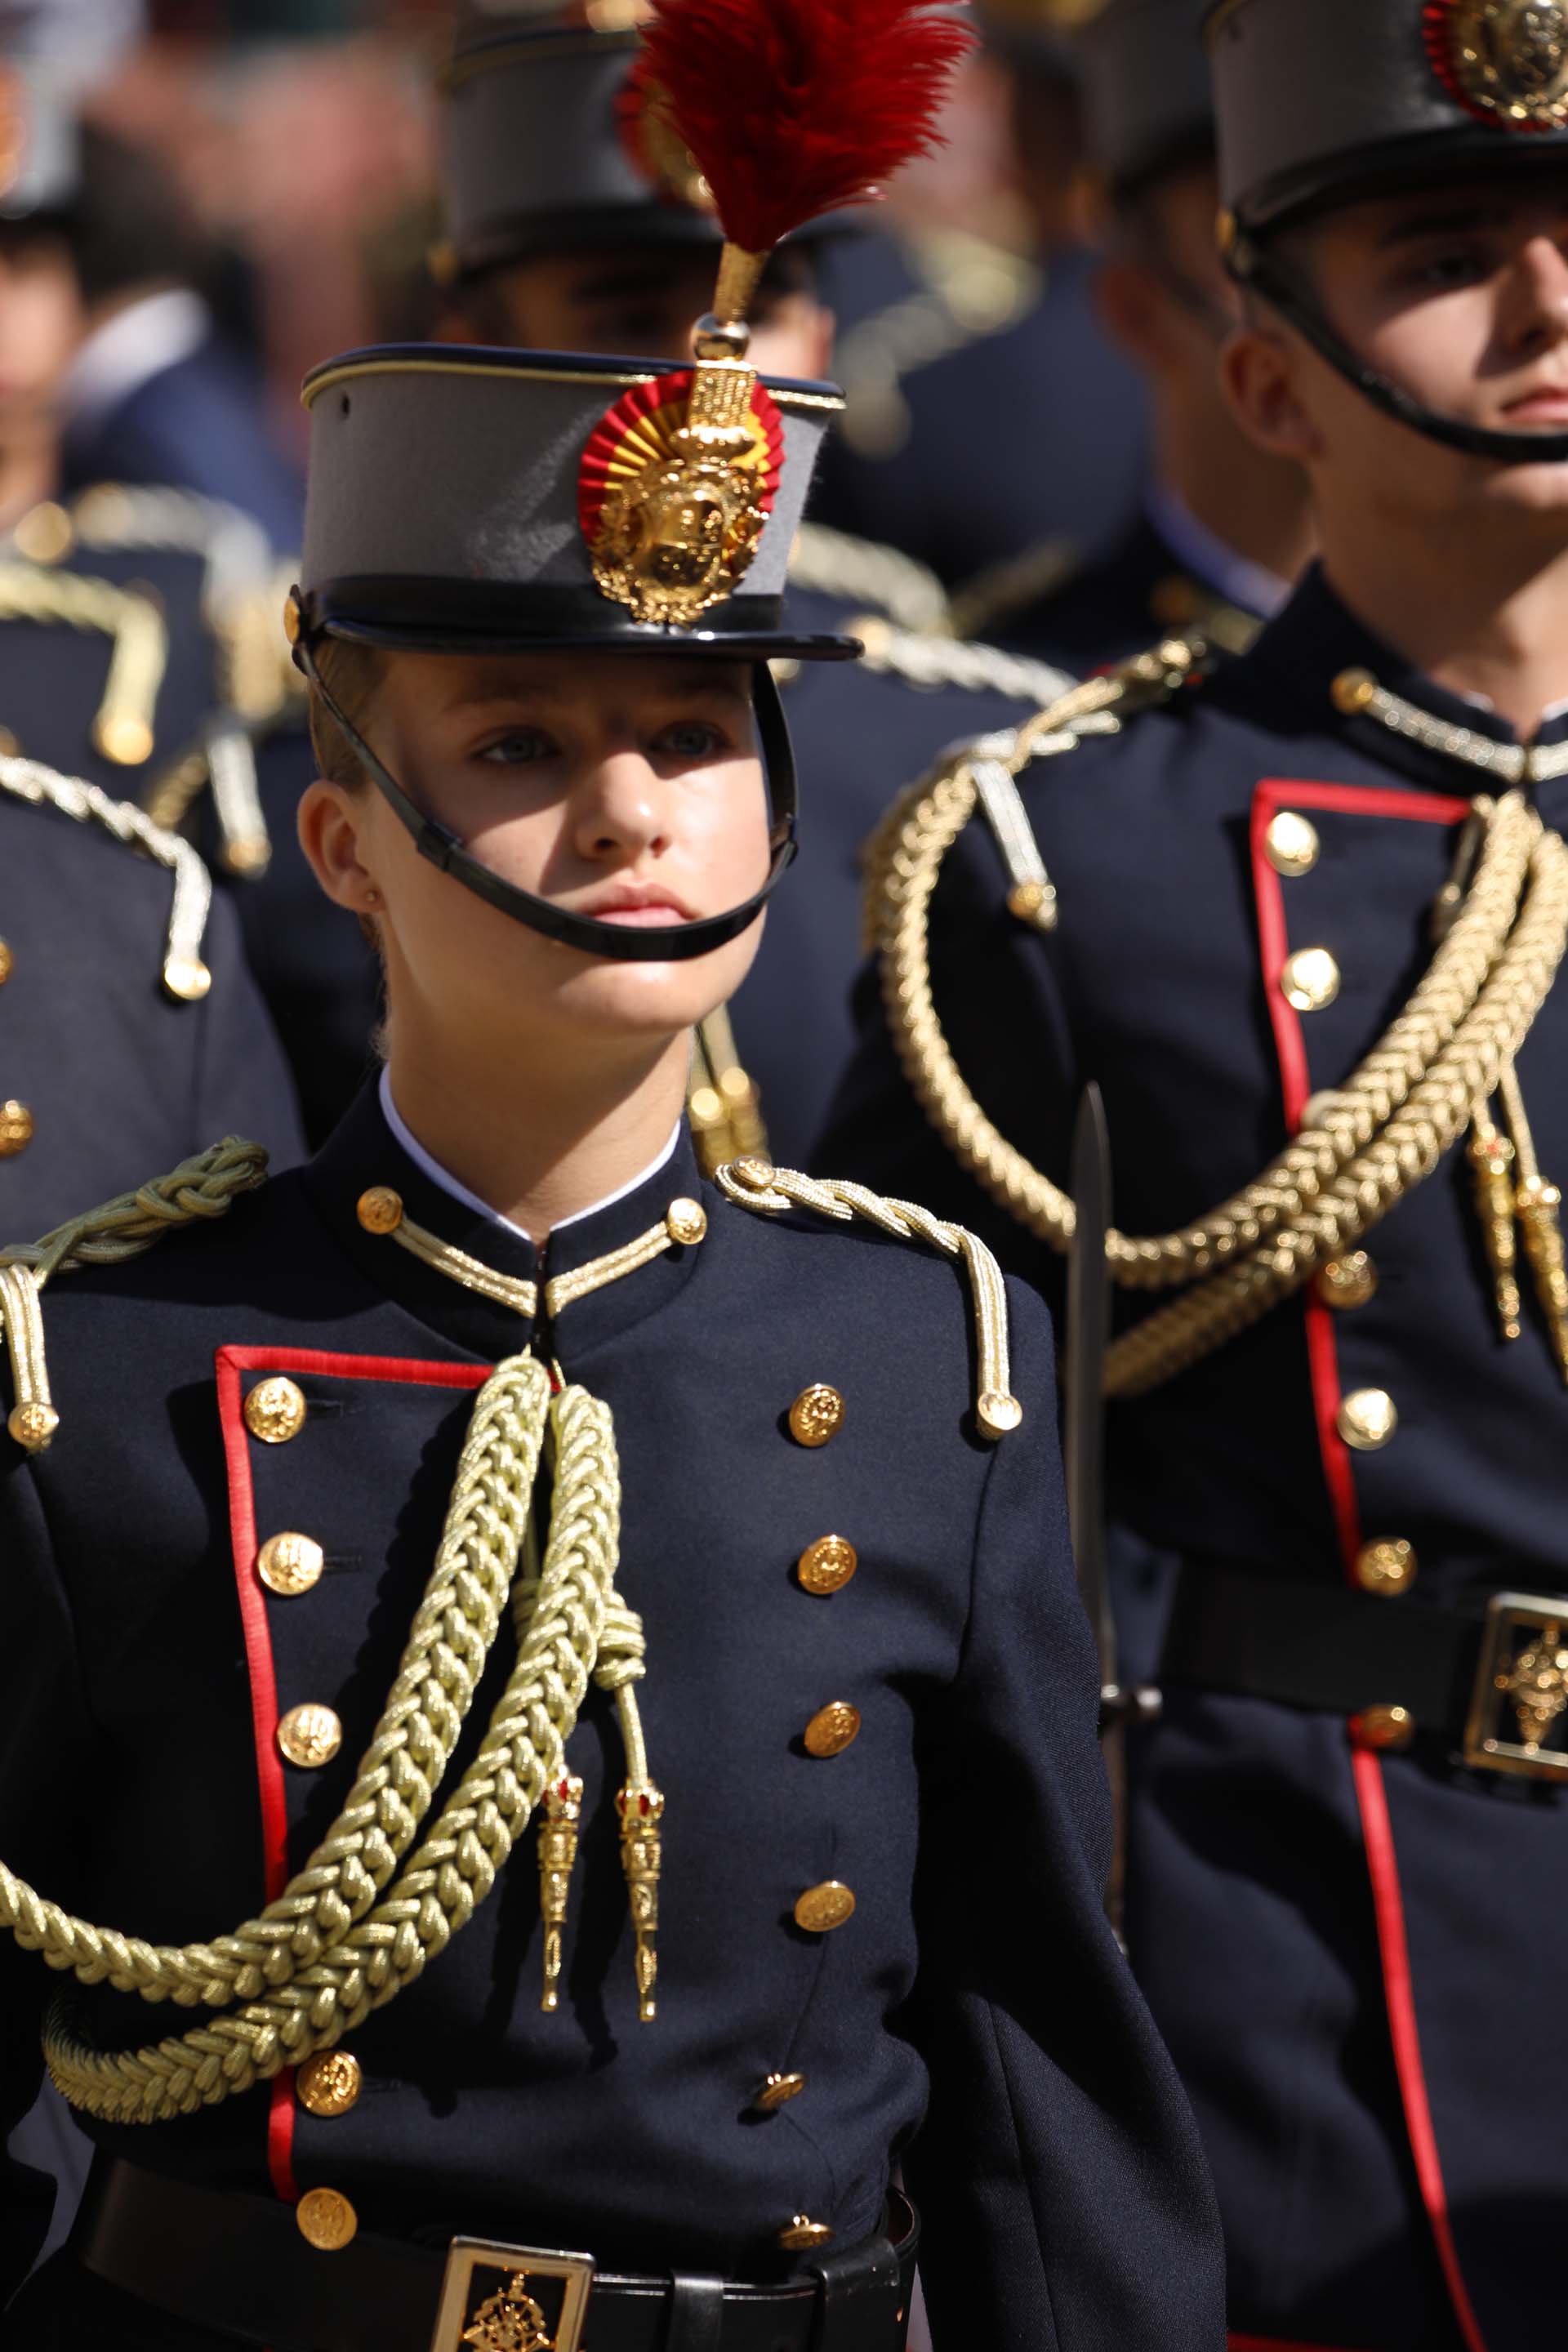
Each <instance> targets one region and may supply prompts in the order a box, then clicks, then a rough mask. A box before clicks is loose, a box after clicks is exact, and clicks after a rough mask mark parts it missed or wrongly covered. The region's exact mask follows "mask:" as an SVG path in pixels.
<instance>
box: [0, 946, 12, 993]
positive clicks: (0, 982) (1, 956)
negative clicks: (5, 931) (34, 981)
mask: <svg viewBox="0 0 1568 2352" xmlns="http://www.w3.org/2000/svg"><path fill="white" fill-rule="evenodd" d="M14 971H16V957H15V956H14V955H13V954H12V952H11V950H10V948H9V947H8V945H7V944H6V942H5V940H0V988H4V987H5V982H7V981H8V980H9V979H10V977H11V974H12V973H13V972H14Z"/></svg>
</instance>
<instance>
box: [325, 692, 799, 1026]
mask: <svg viewBox="0 0 1568 2352" xmlns="http://www.w3.org/2000/svg"><path fill="white" fill-rule="evenodd" d="M360 724H361V726H362V729H363V732H364V734H365V736H366V738H367V740H369V741H370V742H371V743H372V744H373V746H374V749H375V751H377V753H378V755H379V756H380V757H381V759H382V760H383V761H384V762H385V763H386V765H387V766H388V767H389V768H390V769H391V771H392V772H393V774H394V775H395V776H396V777H397V778H398V779H399V781H400V782H403V783H404V784H405V786H406V787H407V788H408V789H409V791H410V792H412V793H413V794H414V795H415V797H416V799H417V801H418V802H419V804H420V805H421V807H422V808H423V809H425V810H426V813H427V814H429V815H431V816H432V817H435V818H436V819H437V821H438V822H439V823H441V824H444V825H446V826H447V827H448V828H449V829H450V830H451V831H452V832H453V833H455V834H457V835H458V837H459V838H460V839H461V840H462V841H463V842H464V843H465V844H466V845H467V846H468V849H469V850H470V851H471V852H472V854H473V855H474V856H476V857H478V858H479V860H480V861H481V862H482V863H483V864H484V865H486V866H489V868H490V870H491V871H492V872H493V873H495V874H498V875H500V876H501V877H503V878H504V879H505V880H507V881H509V882H512V883H515V884H517V885H518V886H519V887H521V888H522V889H525V890H530V891H532V892H534V893H536V894H537V895H538V896H540V897H542V898H548V899H550V900H552V902H553V903H554V904H555V905H557V906H561V907H566V908H572V909H573V910H574V911H575V912H576V913H579V914H584V915H592V916H596V917H598V918H599V919H601V920H604V921H607V922H611V923H614V924H616V925H617V926H624V927H626V928H627V929H645V928H647V926H649V925H653V924H669V925H680V924H683V923H686V922H689V921H692V920H694V919H700V918H701V917H703V916H708V915H715V914H721V913H723V912H724V911H725V910H726V909H728V908H731V907H735V906H739V905H741V904H742V903H743V902H744V901H745V900H746V899H747V898H751V897H752V894H753V893H754V892H755V891H756V890H757V889H758V888H759V887H761V885H762V883H763V880H764V879H765V878H766V875H767V871H768V865H769V859H770V854H771V853H770V845H769V837H768V825H769V816H768V805H767V795H766V789H765V783H764V778H763V764H762V760H761V757H760V754H759V751H758V745H757V736H756V727H755V719H754V715H753V711H752V677H751V671H750V668H749V667H747V666H746V665H745V664H743V663H739V662H736V663H730V662H721V661H716V660H708V659H703V658H693V659H686V658H682V657H680V656H665V655H647V654H627V653H608V652H606V653H574V652H564V653H560V654H527V655H487V656H466V655H452V654H423V653H399V654H396V655H393V656H388V657H387V659H386V662H385V665H384V681H383V683H382V684H381V686H380V687H379V688H378V689H377V691H376V693H375V695H374V698H373V700H372V702H371V704H370V707H369V708H368V709H366V710H365V711H364V712H363V715H362V716H361V718H360ZM300 829H301V837H302V838H303V840H304V842H305V845H306V849H307V853H308V854H309V855H310V856H311V859H312V863H313V864H314V865H315V866H316V868H317V872H318V876H319V877H320V878H321V880H322V881H323V884H324V886H325V887H327V888H328V890H329V892H330V894H331V896H332V897H334V898H338V899H339V901H340V903H342V904H344V905H348V906H353V907H355V908H364V907H365V906H367V905H374V908H375V920H376V922H377V925H378V927H379V929H380V930H381V934H382V945H383V951H384V957H385V961H386V967H387V985H388V996H389V1003H390V1007H391V1015H392V1022H393V1026H394V1031H395V1027H396V1023H397V1020H398V1015H399V1009H400V1006H401V1005H403V1004H405V1003H410V1002H412V1001H413V1000H414V999H415V998H417V999H419V1000H421V1002H422V1004H423V1008H424V1014H423V1018H424V1024H425V1025H426V1028H430V1027H432V1026H433V1027H435V1028H437V1029H443V1028H444V1029H446V1030H447V1031H448V1032H450V1031H451V1029H452V1027H453V1024H459V1025H460V1026H461V1027H462V1028H463V1029H464V1030H465V1031H466V1033H467V1034H469V1035H479V1036H485V1035H490V1036H493V1037H494V1038H495V1039H496V1042H497V1046H498V1051H500V1053H501V1054H502V1055H504V1053H505V1049H506V1041H507V1039H508V1038H509V1037H510V1038H512V1039H515V1040H517V1041H519V1043H520V1044H521V1042H522V1041H523V1040H525V1039H526V1040H528V1041H529V1042H530V1044H531V1045H537V1044H538V1042H539V1040H540V1037H541V1035H542V1033H544V1032H550V1033H552V1034H553V1035H554V1037H555V1038H556V1040H557V1041H558V1042H566V1043H573V1042H575V1043H576V1044H577V1045H580V1046H581V1047H582V1049H583V1050H584V1052H592V1051H593V1050H594V1040H595V1039H599V1040H611V1039H617V1038H618V1039H620V1040H622V1041H626V1040H629V1039H638V1040H649V1041H654V1042H657V1041H658V1040H660V1039H663V1038H668V1037H672V1036H674V1035H675V1034H678V1033H679V1032H680V1031H682V1030H684V1029H687V1028H689V1027H690V1026H691V1025H692V1024H694V1023H696V1022H697V1021H699V1020H700V1019H701V1018H703V1017H704V1016H705V1015H706V1014H707V1013H710V1012H711V1011H712V1010H713V1009H714V1007H715V1006H716V1005H718V1004H721V1003H724V1002H725V1000H726V999H727V998H728V997H730V996H731V994H732V993H733V992H734V991H735V989H736V988H737V987H738V986H739V985H740V982H741V981H742V979H743V978H744V976H745V974H746V971H748V969H749V968H750V965H751V961H752V956H753V955H754V953H755V951H756V946H757V942H758V940H759V938H760V935H761V918H759V919H758V920H757V922H756V923H754V924H752V927H751V929H749V930H748V931H746V932H745V933H743V934H742V937H741V938H740V939H738V940H731V942H730V943H729V944H728V945H727V946H725V947H722V948H719V949H716V950H713V951H712V952H710V953H709V954H707V955H704V956H700V957H695V958H692V959H690V960H689V961H684V962H671V961H654V962H646V963H645V962H636V963H628V962H619V961H612V960H610V959H608V958H605V957H601V956H594V955H589V954H585V953H584V952H582V951H581V950H578V949H575V948H571V947H563V946H559V945H557V944H555V943H553V942H552V941H550V940H545V939H543V938H542V937H541V936H540V934H539V933H538V932H536V931H534V930H532V929H530V928H529V927H528V926H526V925H525V924H522V923H520V922H518V921H516V920H515V919H512V918H511V917H510V916H508V915H504V914H502V913H501V912H500V910H499V909H498V908H492V907H490V906H489V905H487V904H486V903H485V902H484V901H483V900H482V899H480V898H476V897H475V895H474V894H473V892H472V891H470V890H468V889H466V888H464V887H462V885H461V884H459V883H458V882H456V881H454V880H453V879H452V878H451V877H449V876H446V875H442V874H440V873H438V872H437V868H436V867H435V866H432V865H431V864H429V863H428V861H426V859H423V858H421V857H420V856H418V855H417V853H416V850H415V848H414V845H413V843H412V842H411V840H410V839H409V837H408V835H407V834H406V833H405V830H404V828H403V827H402V825H401V824H399V823H398V821H397V819H396V818H395V816H394V815H393V814H392V812H391V810H390V809H388V808H387V806H386V805H385V803H384V801H383V800H382V798H381V795H380V794H379V793H376V792H375V791H374V789H372V788H370V787H369V786H366V787H363V788H362V789H359V790H356V791H353V792H346V791H344V790H343V788H342V787H341V786H339V785H335V784H330V783H321V784H317V785H315V786H313V787H312V788H311V792H310V793H308V794H307V795H306V802H305V805H304V806H303V807H302V809H301V817H300ZM372 892H374V898H371V897H370V895H369V894H370V893H372Z"/></svg>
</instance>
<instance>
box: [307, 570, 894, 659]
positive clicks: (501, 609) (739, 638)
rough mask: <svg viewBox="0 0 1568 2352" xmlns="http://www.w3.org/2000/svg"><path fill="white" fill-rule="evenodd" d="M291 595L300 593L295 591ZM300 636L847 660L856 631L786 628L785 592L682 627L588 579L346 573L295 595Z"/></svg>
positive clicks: (732, 605) (413, 644) (461, 648)
mask: <svg viewBox="0 0 1568 2352" xmlns="http://www.w3.org/2000/svg"><path fill="white" fill-rule="evenodd" d="M295 593H296V594H299V592H298V591H296V592H295ZM300 636H301V638H302V639H305V638H314V637H320V636H333V637H348V638H351V639H353V641H354V643H356V644H358V645H365V646H384V647H385V648H386V649H387V650H388V651H391V652H396V651H397V650H398V649H399V648H400V647H408V648H410V649H411V650H414V651H419V650H425V651H427V652H431V653H446V654H459V653H461V654H467V653H477V654H479V653H510V652H516V651H518V650H519V649H520V648H521V649H522V650H527V649H529V648H532V649H533V650H535V651H537V650H538V649H539V647H540V646H541V645H544V646H548V647H549V649H550V650H551V651H552V652H559V651H563V650H564V649H566V648H568V647H572V646H576V647H592V646H605V647H608V648H610V649H612V650H613V649H616V648H624V649H625V650H626V651H627V652H638V651H641V652H647V653H656V654H669V655H672V656H680V655H683V654H684V655H692V654H697V655H700V656H707V655H714V656H719V655H722V656H725V657H727V658H729V659H731V660H734V661H744V660H746V659H747V657H748V656H751V655H755V656H758V657H759V658H766V657H768V656H772V655H775V654H777V655H786V656H787V655H792V654H796V655H800V656H803V657H804V658H805V659H806V660H808V661H853V660H854V659H855V658H856V656H858V654H859V653H860V651H861V645H860V640H859V638H858V637H846V636H832V635H820V634H815V633H811V632H802V631H797V630H792V629H790V628H789V627H788V626H787V625H785V622H784V599H783V596H782V595H776V596H755V595H752V596H729V597H726V598H725V599H724V600H723V602H722V603H721V604H715V605H713V606H712V607H711V608H710V611H708V612H707V613H704V614H702V615H701V617H700V620H699V621H698V623H697V624H696V625H694V626H692V627H690V628H677V627H675V626H674V625H673V624H670V625H659V624H658V623H657V622H652V621H635V620H634V619H633V618H632V616H631V614H630V613H629V612H627V611H626V608H625V607H624V606H623V605H620V604H614V603H612V602H611V600H610V599H609V598H608V597H605V596H602V595H601V594H600V593H599V591H598V590H597V589H596V588H592V587H588V586H584V587H580V588H579V587H574V586H572V585H570V584H568V583H560V582H554V581H552V582H548V583H546V582H543V581H537V580H536V581H525V582H517V583H514V582H511V581H498V580H454V579H432V578H429V577H427V576H426V575H425V574H423V573H422V574H420V575H418V576H417V577H415V578H407V579H405V578H403V577H400V576H397V575H395V574H388V573H382V572H358V573H350V574H348V575H346V576H344V577H342V578H340V579H335V580H326V581H323V582H322V583H321V585H320V586H319V587H315V588H312V589H310V591H309V593H307V594H304V595H300Z"/></svg>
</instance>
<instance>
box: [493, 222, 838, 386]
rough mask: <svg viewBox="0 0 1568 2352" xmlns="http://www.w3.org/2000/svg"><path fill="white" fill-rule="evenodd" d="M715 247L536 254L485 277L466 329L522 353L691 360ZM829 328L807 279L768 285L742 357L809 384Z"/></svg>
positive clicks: (819, 367)
mask: <svg viewBox="0 0 1568 2352" xmlns="http://www.w3.org/2000/svg"><path fill="white" fill-rule="evenodd" d="M715 269H716V248H712V247H706V246H704V247H699V248H695V249H686V248H683V247H679V246H670V247H662V246H647V247H636V246H626V247H611V248H608V249H606V250H605V251H603V252H595V251H592V250H584V251H583V252H578V253H552V254H542V255H539V256H537V257H535V258H534V259H532V260H530V261H520V262H517V263H514V264H513V265H512V266H511V267H510V268H505V269H498V270H495V271H492V272H491V273H490V275H489V277H488V278H486V279H485V280H484V281H483V283H482V285H481V286H480V287H479V289H477V290H476V293H475V295H474V297H473V298H472V299H471V302H470V303H469V304H468V305H464V304H461V303H460V304H459V310H461V311H462V313H463V317H462V320H460V321H458V323H459V324H461V325H462V327H463V331H465V332H468V333H474V334H477V337H478V340H479V341H485V342H499V343H505V344H508V345H510V346H511V347H512V348H513V349H514V350H519V351H534V352H604V353H605V354H607V355H608V356H610V357H612V358H618V357H620V356H621V355H622V354H624V353H626V352H633V353H635V354H636V355H637V356H638V357H639V358H647V359H668V360H689V358H690V357H691V330H692V328H693V327H694V326H695V324H696V323H697V320H699V319H700V317H701V316H702V314H703V312H704V311H705V310H710V309H711V308H712V304H713V289H714V275H715ZM832 342H833V320H832V319H831V317H830V316H829V314H828V312H827V311H826V310H824V308H823V306H822V304H821V303H820V302H819V301H818V300H817V299H816V296H815V294H813V293H812V292H811V290H810V289H809V287H808V286H807V285H806V284H805V282H804V280H803V281H802V282H800V283H798V284H790V283H788V282H787V281H786V282H785V283H783V284H772V283H770V284H766V285H764V286H763V288H762V289H760V291H759V292H758V295H757V297H756V299H755V301H754V302H753V304H752V341H751V348H750V351H749V353H748V357H749V358H750V359H751V361H752V365H753V366H755V367H756V368H758V369H760V370H761V371H762V373H763V374H766V375H784V376H799V377H805V378H808V379H813V378H816V377H819V376H821V375H822V374H823V373H824V372H825V370H826V367H827V364H828V360H829V357H830V354H831V351H832Z"/></svg>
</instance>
